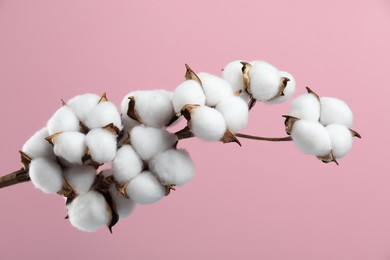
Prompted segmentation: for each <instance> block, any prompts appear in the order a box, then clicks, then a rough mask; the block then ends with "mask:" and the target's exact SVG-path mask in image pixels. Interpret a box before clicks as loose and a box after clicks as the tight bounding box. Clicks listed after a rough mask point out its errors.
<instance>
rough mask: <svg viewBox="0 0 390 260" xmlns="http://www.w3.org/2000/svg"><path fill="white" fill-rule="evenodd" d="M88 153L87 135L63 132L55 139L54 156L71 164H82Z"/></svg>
mask: <svg viewBox="0 0 390 260" xmlns="http://www.w3.org/2000/svg"><path fill="white" fill-rule="evenodd" d="M86 152H87V146H86V145H85V135H84V134H83V133H80V132H63V133H61V134H59V135H58V136H56V137H55V139H54V154H55V155H57V156H58V157H61V158H63V159H65V160H66V161H67V162H69V163H71V164H82V160H81V159H82V157H83V156H84V155H85V153H86Z"/></svg>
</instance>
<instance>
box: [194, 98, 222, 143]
mask: <svg viewBox="0 0 390 260" xmlns="http://www.w3.org/2000/svg"><path fill="white" fill-rule="evenodd" d="M189 126H190V128H191V131H192V132H193V133H194V135H195V136H196V137H199V138H201V139H203V140H206V141H218V140H220V139H221V138H222V137H223V135H224V134H225V132H226V123H225V120H224V118H223V116H222V114H221V113H220V112H218V111H217V110H215V109H214V108H211V107H207V106H203V107H198V108H196V109H194V110H193V111H192V112H191V121H190V124H189Z"/></svg>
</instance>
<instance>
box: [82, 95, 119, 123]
mask: <svg viewBox="0 0 390 260" xmlns="http://www.w3.org/2000/svg"><path fill="white" fill-rule="evenodd" d="M111 123H112V124H114V126H116V127H117V128H119V129H121V128H122V121H121V116H120V115H119V113H118V110H117V109H116V107H115V104H114V103H112V102H110V101H103V102H100V103H99V104H97V105H96V106H95V107H93V108H92V109H91V110H90V111H89V113H88V114H86V115H85V121H84V124H85V126H86V127H88V128H89V129H94V128H101V127H105V126H107V125H109V124H111Z"/></svg>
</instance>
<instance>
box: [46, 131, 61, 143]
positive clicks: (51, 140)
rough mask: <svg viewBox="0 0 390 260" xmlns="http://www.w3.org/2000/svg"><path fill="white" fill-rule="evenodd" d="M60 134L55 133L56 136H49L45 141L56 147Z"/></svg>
mask: <svg viewBox="0 0 390 260" xmlns="http://www.w3.org/2000/svg"><path fill="white" fill-rule="evenodd" d="M60 134H61V133H55V134H52V135H49V136H48V137H46V138H45V140H46V141H48V142H49V144H51V145H54V143H55V142H56V138H57V136H59V135H60Z"/></svg>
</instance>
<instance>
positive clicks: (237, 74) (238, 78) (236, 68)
mask: <svg viewBox="0 0 390 260" xmlns="http://www.w3.org/2000/svg"><path fill="white" fill-rule="evenodd" d="M242 66H243V65H242V64H241V60H236V61H233V62H230V63H229V64H227V65H226V66H225V68H224V69H223V73H222V74H223V78H224V79H225V80H226V81H228V82H229V83H230V86H231V88H232V90H233V92H237V91H239V90H244V78H243V75H242Z"/></svg>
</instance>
